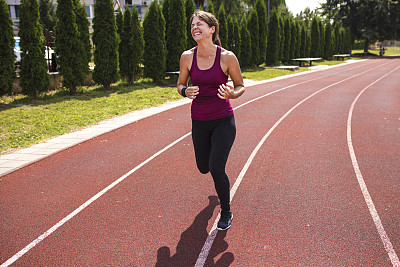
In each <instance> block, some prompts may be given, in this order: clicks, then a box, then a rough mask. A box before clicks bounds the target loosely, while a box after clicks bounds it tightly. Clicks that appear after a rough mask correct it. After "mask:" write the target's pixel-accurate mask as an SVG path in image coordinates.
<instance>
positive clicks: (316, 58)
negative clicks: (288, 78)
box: [291, 57, 322, 67]
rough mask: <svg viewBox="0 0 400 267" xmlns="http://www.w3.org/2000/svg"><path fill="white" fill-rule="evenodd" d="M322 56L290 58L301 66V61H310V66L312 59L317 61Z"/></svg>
mask: <svg viewBox="0 0 400 267" xmlns="http://www.w3.org/2000/svg"><path fill="white" fill-rule="evenodd" d="M321 59H322V58H320V57H306V58H294V59H291V60H292V61H298V62H299V67H301V66H302V64H303V62H310V66H311V65H312V62H313V61H318V60H321Z"/></svg>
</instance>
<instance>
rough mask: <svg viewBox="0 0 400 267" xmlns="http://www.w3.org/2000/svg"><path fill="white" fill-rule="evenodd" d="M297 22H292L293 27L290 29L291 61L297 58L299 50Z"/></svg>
mask: <svg viewBox="0 0 400 267" xmlns="http://www.w3.org/2000/svg"><path fill="white" fill-rule="evenodd" d="M296 23H297V22H296V21H295V20H293V21H292V25H291V27H290V54H289V57H290V59H292V58H296V49H297V47H298V46H297V39H298V38H297V35H298V32H297V26H296Z"/></svg>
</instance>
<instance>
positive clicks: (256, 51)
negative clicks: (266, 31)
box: [242, 9, 260, 65]
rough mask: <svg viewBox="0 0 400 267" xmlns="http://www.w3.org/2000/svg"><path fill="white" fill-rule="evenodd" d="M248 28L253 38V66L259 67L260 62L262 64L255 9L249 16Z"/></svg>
mask: <svg viewBox="0 0 400 267" xmlns="http://www.w3.org/2000/svg"><path fill="white" fill-rule="evenodd" d="M247 28H248V30H249V32H250V36H251V52H252V54H251V62H252V64H253V65H258V62H260V46H259V40H260V35H259V23H258V15H257V11H256V10H255V9H253V10H252V11H251V12H250V14H249V18H248V20H247ZM242 51H243V50H242Z"/></svg>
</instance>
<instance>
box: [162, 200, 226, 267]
mask: <svg viewBox="0 0 400 267" xmlns="http://www.w3.org/2000/svg"><path fill="white" fill-rule="evenodd" d="M208 199H209V204H208V206H207V207H205V208H204V209H203V210H202V211H201V212H200V213H199V214H198V215H197V216H196V218H195V219H194V221H193V223H192V225H191V226H190V227H189V228H188V229H186V230H185V231H184V232H183V233H182V234H181V239H180V240H179V242H178V245H177V246H176V253H175V254H174V255H172V256H171V249H170V248H169V247H161V248H159V249H158V250H157V263H156V265H155V266H156V267H172V266H174V267H175V266H194V265H195V264H196V261H197V258H198V256H199V254H200V251H201V249H202V248H203V245H204V242H205V241H206V239H207V237H208V232H207V225H208V221H209V220H210V219H211V218H212V216H213V211H214V209H215V207H216V206H217V205H218V204H219V202H218V197H216V196H209V197H208ZM226 233H227V232H226V231H224V232H221V231H219V232H218V233H217V236H216V238H215V240H214V243H213V245H212V247H211V250H210V253H209V255H208V258H207V261H206V263H205V266H221V267H222V266H229V265H230V264H231V263H232V262H233V260H234V256H233V254H232V253H230V252H226V253H224V254H223V255H222V256H221V258H220V259H219V260H218V261H217V262H215V263H214V258H215V257H216V256H217V255H219V254H220V253H222V252H224V251H225V250H227V249H228V243H227V242H226V241H225V240H224V238H225V236H226Z"/></svg>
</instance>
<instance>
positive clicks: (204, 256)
mask: <svg viewBox="0 0 400 267" xmlns="http://www.w3.org/2000/svg"><path fill="white" fill-rule="evenodd" d="M389 63H390V62H389ZM389 63H385V64H382V65H380V66H378V67H375V68H372V69H369V70H366V71H364V72H361V73H359V74H356V75H353V76H351V77H348V78H346V79H344V80H341V81H339V82H336V83H333V84H331V85H328V86H326V87H324V88H322V89H320V90H318V91H316V92H314V93H313V94H311V95H309V96H308V97H306V98H304V99H303V100H302V101H300V102H299V103H297V104H296V105H294V106H293V107H292V108H291V109H290V110H289V111H288V112H286V113H285V115H283V116H282V117H281V118H280V119H279V120H278V121H277V122H276V123H275V124H274V125H273V126H272V127H271V129H269V131H268V132H267V133H266V134H265V135H264V137H263V138H262V139H261V141H260V142H259V143H258V145H257V146H256V148H255V149H254V150H253V152H252V153H251V155H250V157H249V159H248V160H247V162H246V164H245V165H244V167H243V169H242V171H241V172H240V174H239V176H238V178H236V181H235V183H234V185H233V186H232V189H231V200H232V199H233V196H234V195H235V193H236V190H237V189H238V188H239V185H240V183H241V182H242V180H243V177H244V175H245V174H246V172H247V170H248V168H249V167H250V165H251V163H252V161H253V159H254V158H255V156H256V154H257V152H258V150H260V148H261V146H262V145H263V144H264V142H265V141H266V140H267V138H268V137H269V136H270V135H271V133H272V132H273V131H274V130H275V128H276V127H278V125H279V124H280V123H281V122H282V121H283V120H284V119H285V118H286V117H287V116H288V115H289V114H290V113H291V112H292V111H293V110H294V109H296V108H297V107H298V106H300V105H301V104H302V103H304V102H305V101H307V100H308V99H310V98H312V97H313V96H314V95H316V94H318V93H320V92H322V91H324V90H326V89H328V88H329V87H332V86H335V85H337V84H340V83H342V82H344V81H347V80H350V79H352V78H354V77H357V76H360V75H362V74H364V73H366V72H369V71H372V70H374V69H377V68H380V67H382V66H384V65H387V64H389ZM219 217H220V215H218V216H217V218H216V219H215V221H214V225H213V227H212V228H211V230H210V232H209V235H208V237H207V239H206V242H205V243H204V245H203V248H202V249H201V252H200V254H199V257H198V258H197V262H196V265H195V267H202V266H204V264H205V262H206V260H207V257H208V253H209V252H210V249H211V247H212V244H213V243H214V239H215V237H216V236H217V232H218V230H217V224H218V220H219Z"/></svg>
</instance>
